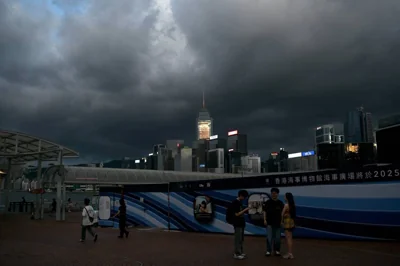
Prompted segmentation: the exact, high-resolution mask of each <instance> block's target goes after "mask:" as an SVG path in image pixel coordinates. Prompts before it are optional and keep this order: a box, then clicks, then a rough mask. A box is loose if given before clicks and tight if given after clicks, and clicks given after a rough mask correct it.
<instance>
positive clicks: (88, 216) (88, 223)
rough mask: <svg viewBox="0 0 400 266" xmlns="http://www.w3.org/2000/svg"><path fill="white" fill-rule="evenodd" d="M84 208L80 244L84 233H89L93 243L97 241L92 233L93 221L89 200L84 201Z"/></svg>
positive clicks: (83, 239)
mask: <svg viewBox="0 0 400 266" xmlns="http://www.w3.org/2000/svg"><path fill="white" fill-rule="evenodd" d="M84 203H85V207H83V210H82V231H81V240H80V242H84V241H85V238H86V231H88V232H89V234H91V235H92V236H93V241H94V242H96V241H97V234H96V233H95V232H93V221H94V216H95V213H94V209H93V207H92V206H90V205H89V203H90V199H88V198H86V199H85V200H84Z"/></svg>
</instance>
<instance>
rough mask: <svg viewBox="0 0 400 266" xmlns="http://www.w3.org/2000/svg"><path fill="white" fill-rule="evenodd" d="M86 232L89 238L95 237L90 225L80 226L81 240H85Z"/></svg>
mask: <svg viewBox="0 0 400 266" xmlns="http://www.w3.org/2000/svg"><path fill="white" fill-rule="evenodd" d="M86 231H88V232H89V234H90V235H91V236H93V237H94V236H95V232H93V228H92V226H91V225H82V231H81V239H82V240H85V238H86Z"/></svg>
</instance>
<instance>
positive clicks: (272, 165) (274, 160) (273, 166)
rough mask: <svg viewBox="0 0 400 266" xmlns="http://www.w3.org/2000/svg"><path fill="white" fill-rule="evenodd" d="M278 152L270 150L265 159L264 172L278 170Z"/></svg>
mask: <svg viewBox="0 0 400 266" xmlns="http://www.w3.org/2000/svg"><path fill="white" fill-rule="evenodd" d="M278 155H279V153H278V152H271V154H270V155H269V158H268V160H267V161H266V172H267V173H276V172H279V171H278V170H279V169H278Z"/></svg>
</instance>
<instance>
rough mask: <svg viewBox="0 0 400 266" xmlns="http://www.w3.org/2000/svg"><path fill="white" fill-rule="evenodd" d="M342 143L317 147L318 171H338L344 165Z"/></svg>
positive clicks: (323, 144) (321, 144) (324, 144)
mask: <svg viewBox="0 0 400 266" xmlns="http://www.w3.org/2000/svg"><path fill="white" fill-rule="evenodd" d="M344 154H345V153H344V143H332V144H329V143H320V144H318V145H317V156H318V169H319V170H323V169H340V168H342V167H343V165H344V160H345V158H344Z"/></svg>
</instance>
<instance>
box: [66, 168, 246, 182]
mask: <svg viewBox="0 0 400 266" xmlns="http://www.w3.org/2000/svg"><path fill="white" fill-rule="evenodd" d="M246 176H249V175H246ZM234 177H238V178H239V177H242V175H241V174H214V173H202V172H178V171H158V170H136V169H115V168H99V167H75V166H65V183H72V184H98V185H105V184H108V185H124V184H155V183H169V182H181V181H189V180H209V179H222V178H234Z"/></svg>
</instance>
